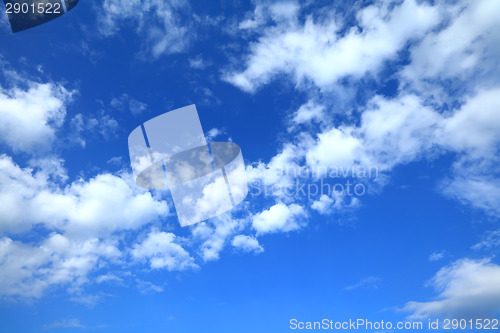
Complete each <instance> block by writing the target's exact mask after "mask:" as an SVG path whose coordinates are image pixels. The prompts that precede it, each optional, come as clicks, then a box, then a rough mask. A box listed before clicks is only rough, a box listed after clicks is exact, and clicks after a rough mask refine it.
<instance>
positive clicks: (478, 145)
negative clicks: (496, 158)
mask: <svg viewBox="0 0 500 333" xmlns="http://www.w3.org/2000/svg"><path fill="white" fill-rule="evenodd" d="M498 96H500V88H492V89H487V90H486V89H483V90H480V91H479V92H478V93H477V94H476V95H474V96H472V97H470V98H468V99H467V100H466V101H465V103H464V105H463V106H462V107H461V109H460V110H458V111H457V112H456V113H454V114H453V115H452V116H451V117H448V118H446V120H445V123H444V125H443V129H442V130H443V133H441V136H442V140H443V142H442V144H443V145H446V146H448V147H450V148H451V149H453V150H456V151H465V152H467V153H468V154H469V155H471V156H472V157H476V156H478V155H479V156H485V155H488V154H491V153H494V152H495V149H497V144H498V143H499V142H500V112H499V111H498V110H500V100H499V98H498Z"/></svg>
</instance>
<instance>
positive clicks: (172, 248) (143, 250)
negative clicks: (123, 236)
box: [131, 230, 198, 271]
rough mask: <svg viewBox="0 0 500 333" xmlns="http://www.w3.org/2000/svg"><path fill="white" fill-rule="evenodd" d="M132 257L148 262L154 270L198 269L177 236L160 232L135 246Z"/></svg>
mask: <svg viewBox="0 0 500 333" xmlns="http://www.w3.org/2000/svg"><path fill="white" fill-rule="evenodd" d="M131 255H132V257H133V258H135V259H140V260H147V261H148V262H149V263H150V265H151V268H152V269H160V268H166V269H167V270H169V271H174V270H185V269H188V268H197V267H198V266H197V265H196V264H195V263H194V259H193V258H192V257H191V256H190V255H189V253H188V252H187V251H186V250H184V248H183V247H182V246H181V245H179V239H178V237H177V236H176V235H174V234H173V233H167V232H163V231H159V230H152V231H151V232H150V233H149V235H148V236H147V237H146V239H145V240H144V241H142V242H141V243H140V244H135V245H134V247H133V249H132V251H131Z"/></svg>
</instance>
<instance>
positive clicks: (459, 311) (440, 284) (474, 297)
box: [403, 259, 500, 319]
mask: <svg viewBox="0 0 500 333" xmlns="http://www.w3.org/2000/svg"><path fill="white" fill-rule="evenodd" d="M499 281H500V266H498V265H496V264H494V263H492V262H491V261H490V260H489V259H484V260H471V259H461V260H458V261H456V262H454V263H453V264H451V265H449V266H447V267H444V268H442V269H441V270H439V272H438V273H437V274H436V275H435V276H434V277H433V278H432V280H431V281H430V282H429V285H430V286H432V287H434V288H435V289H436V290H437V291H438V292H439V295H438V296H437V297H436V300H433V301H428V302H408V303H407V304H406V305H405V307H404V308H403V310H404V311H408V312H410V318H414V319H419V318H425V317H436V316H445V315H446V316H451V317H454V318H488V317H489V316H490V315H492V314H495V313H498V312H499V311H500V283H499Z"/></svg>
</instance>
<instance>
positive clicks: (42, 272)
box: [0, 233, 121, 298]
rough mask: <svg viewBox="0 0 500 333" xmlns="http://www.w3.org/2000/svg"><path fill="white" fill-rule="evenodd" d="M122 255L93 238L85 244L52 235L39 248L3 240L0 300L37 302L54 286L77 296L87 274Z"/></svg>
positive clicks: (110, 244) (103, 242) (111, 244)
mask: <svg viewBox="0 0 500 333" xmlns="http://www.w3.org/2000/svg"><path fill="white" fill-rule="evenodd" d="M120 256H121V252H120V251H119V250H118V248H117V247H116V244H115V243H114V242H110V241H106V242H105V241H102V240H99V239H97V238H90V239H87V240H84V241H77V240H74V239H72V240H70V239H69V238H67V237H65V236H63V235H61V234H58V233H53V234H52V235H50V236H49V237H48V238H47V239H45V240H44V241H43V242H42V243H41V244H40V245H38V246H34V245H28V244H24V243H22V242H19V241H14V240H12V239H10V238H8V237H4V238H1V239H0V270H1V274H0V296H1V297H3V298H6V297H7V298H8V297H24V298H33V297H35V298H37V297H40V296H42V295H43V293H44V291H45V290H46V289H47V288H49V287H51V286H55V285H58V286H60V285H67V286H68V287H69V288H70V290H71V291H73V292H78V291H79V290H80V288H81V287H82V285H84V284H85V283H87V282H88V278H87V276H88V274H89V273H90V272H91V271H93V270H95V269H97V265H98V263H99V264H100V265H101V267H102V266H103V265H104V263H105V262H109V261H110V260H111V261H112V260H114V259H117V258H119V257H120Z"/></svg>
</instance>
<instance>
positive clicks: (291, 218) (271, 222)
mask: <svg viewBox="0 0 500 333" xmlns="http://www.w3.org/2000/svg"><path fill="white" fill-rule="evenodd" d="M305 215H306V211H305V209H304V207H302V206H299V205H297V204H292V205H289V206H287V205H285V204H283V203H277V204H275V205H274V206H272V207H270V208H269V209H267V210H264V211H262V212H261V213H258V214H255V215H254V216H253V218H252V227H253V228H254V229H255V230H256V231H257V233H258V234H265V233H272V232H288V231H292V230H296V229H299V228H300V227H301V226H302V225H303V223H302V218H303V217H304V216H305Z"/></svg>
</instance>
